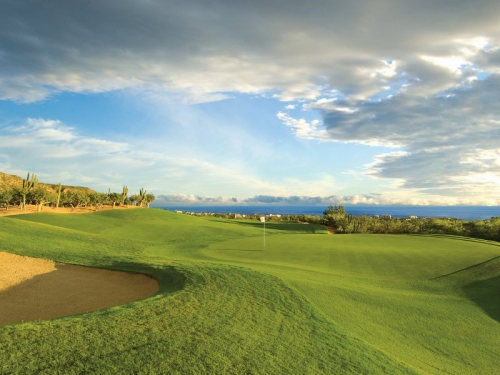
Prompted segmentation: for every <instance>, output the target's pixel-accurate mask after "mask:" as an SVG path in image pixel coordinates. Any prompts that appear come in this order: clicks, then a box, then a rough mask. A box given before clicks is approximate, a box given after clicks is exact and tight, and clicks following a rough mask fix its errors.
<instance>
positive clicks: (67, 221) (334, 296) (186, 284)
mask: <svg viewBox="0 0 500 375" xmlns="http://www.w3.org/2000/svg"><path fill="white" fill-rule="evenodd" d="M266 224H267V223H266ZM270 224H271V223H270ZM272 224H273V225H266V227H267V228H266V229H267V231H266V250H265V251H264V250H263V238H262V226H261V225H260V224H259V223H255V222H248V221H234V220H232V221H226V220H220V219H213V218H194V217H188V216H185V215H176V214H173V213H169V212H164V211H161V210H130V211H116V212H113V211H107V212H102V213H96V214H89V215H64V216H61V215H54V214H37V215H23V216H17V217H10V218H0V251H9V252H13V253H17V254H22V255H31V256H38V257H44V258H50V259H54V260H56V261H63V262H69V263H78V264H86V265H92V266H99V267H108V268H117V269H123V270H133V271H140V272H144V273H148V274H150V275H153V276H154V277H156V278H157V279H158V280H159V282H160V285H161V290H160V293H158V294H157V295H155V296H154V297H151V298H149V299H146V300H143V301H138V302H135V303H133V304H129V305H125V306H119V307H115V308H112V309H108V310H103V311H98V312H94V313H89V314H83V315H78V316H73V317H67V318H63V319H56V320H52V321H43V322H35V323H25V324H19V325H10V326H4V327H1V328H0V341H1V342H2V344H3V345H1V346H0V373H23V374H25V373H89V372H96V373H154V372H157V373H182V374H190V373H192V374H195V373H214V374H215V373H217V374H223V373H238V374H239V373H249V374H252V373H255V374H262V373H273V374H275V373H278V374H279V373H283V374H293V373H296V374H304V373H310V374H318V373H325V374H342V373H356V374H359V373H370V374H372V373H384V374H385V373H389V374H390V373H394V374H400V373H412V372H419V373H454V374H470V373H495V371H497V369H498V368H500V360H499V358H500V349H499V347H500V345H499V344H500V321H499V313H498V311H500V302H499V299H498V298H496V296H498V291H499V287H500V282H499V280H500V260H499V259H494V258H495V257H498V256H500V247H498V246H495V245H491V244H488V243H481V242H473V241H468V240H465V239H460V238H458V239H457V238H433V237H417V236H389V235H388V236H383V235H352V236H350V235H334V236H328V235H323V234H317V233H325V231H324V229H323V228H321V227H319V226H313V225H297V224H286V223H277V224H274V223H272ZM315 233H316V234H315ZM478 264H479V265H478ZM474 265H477V266H474ZM471 266H472V267H471ZM0 313H1V311H0Z"/></svg>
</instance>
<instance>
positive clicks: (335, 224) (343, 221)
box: [323, 205, 347, 232]
mask: <svg viewBox="0 0 500 375" xmlns="http://www.w3.org/2000/svg"><path fill="white" fill-rule="evenodd" d="M346 215H347V214H346V212H345V207H344V206H332V205H330V206H328V208H327V209H326V210H325V211H323V222H324V223H325V224H326V225H328V226H330V227H332V228H333V229H335V230H339V231H341V232H343V231H345V230H346V227H347V218H346Z"/></svg>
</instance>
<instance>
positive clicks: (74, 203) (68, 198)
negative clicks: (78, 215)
mask: <svg viewBox="0 0 500 375" xmlns="http://www.w3.org/2000/svg"><path fill="white" fill-rule="evenodd" d="M61 202H62V203H63V204H68V205H70V206H71V208H72V209H73V211H74V210H75V209H76V208H78V207H80V206H86V205H87V204H88V203H89V202H90V197H89V195H87V194H85V193H83V192H78V191H71V190H67V191H65V192H64V193H63V194H62V195H61Z"/></svg>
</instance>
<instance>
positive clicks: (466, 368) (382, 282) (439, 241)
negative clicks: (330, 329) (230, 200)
mask: <svg viewBox="0 0 500 375" xmlns="http://www.w3.org/2000/svg"><path fill="white" fill-rule="evenodd" d="M255 245H256V244H255V240H254V239H240V240H232V241H227V242H223V243H218V244H214V245H211V246H210V247H209V248H208V249H207V250H206V251H205V253H206V254H211V255H212V256H214V257H218V258H220V259H221V260H225V261H230V262H236V261H237V262H238V263H240V264H241V262H246V263H247V262H248V263H247V264H249V265H251V266H252V268H254V269H256V270H259V271H261V272H266V273H270V274H274V275H276V276H279V277H280V278H281V279H282V280H286V281H288V282H289V283H290V285H293V286H294V287H295V288H296V289H297V290H298V291H300V292H301V293H302V294H303V295H305V296H307V298H308V300H309V301H310V302H311V303H312V304H314V305H315V306H316V307H317V308H319V309H320V310H321V311H322V312H323V313H324V314H325V315H326V316H327V317H328V318H330V319H331V321H333V322H336V323H338V324H339V325H340V326H342V327H343V328H345V329H346V330H348V331H349V332H350V333H352V334H353V335H355V336H356V337H359V338H361V339H363V340H365V341H366V342H368V343H370V344H371V345H373V346H375V347H377V348H379V349H382V350H383V351H385V352H387V353H391V355H393V356H394V357H396V358H397V359H399V360H401V361H403V362H405V363H407V364H408V365H409V366H411V367H412V368H415V369H417V370H420V371H424V372H426V373H453V374H459V373H462V374H470V373H493V372H495V371H496V370H495V369H497V368H500V349H499V344H500V324H499V323H500V301H499V300H498V291H499V290H500V259H498V258H497V259H495V258H496V257H498V256H500V247H499V246H498V245H496V244H495V245H491V244H488V243H483V242H481V241H469V240H466V239H459V238H454V239H452V238H446V237H443V238H434V237H423V236H422V237H420V236H394V235H392V236H391V235H386V236H384V235H343V236H327V237H326V238H325V237H313V238H311V237H310V236H302V235H299V236H294V237H293V238H291V237H289V238H287V237H275V238H272V239H271V240H269V241H268V245H269V246H268V249H267V251H266V252H260V253H256V252H253V253H248V252H243V251H239V250H235V249H241V248H249V247H251V246H255ZM304 248H307V249H308V250H307V251H306V252H304V251H303V249H304ZM257 254H258V255H257ZM491 259H492V260H491ZM488 260H490V261H489V262H486V263H484V264H481V265H479V266H477V267H473V268H470V269H466V267H469V266H471V265H474V264H477V263H480V262H484V261H488ZM464 268H465V270H464ZM460 270H462V271H460ZM456 271H459V272H456ZM450 273H453V274H451V275H448V274H450ZM441 275H448V276H444V277H438V276H441ZM436 277H437V278H436ZM473 280H475V281H473Z"/></svg>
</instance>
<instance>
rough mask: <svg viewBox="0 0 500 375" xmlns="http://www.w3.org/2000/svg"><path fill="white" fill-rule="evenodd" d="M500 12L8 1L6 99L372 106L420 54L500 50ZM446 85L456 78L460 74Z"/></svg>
mask: <svg viewBox="0 0 500 375" xmlns="http://www.w3.org/2000/svg"><path fill="white" fill-rule="evenodd" d="M499 11H500V5H499V4H498V2H495V1H491V0H480V1H478V2H475V6H474V7H473V8H471V7H470V5H469V4H467V3H463V2H461V3H454V4H453V6H452V7H451V6H450V5H449V4H448V3H436V2H432V1H430V0H429V1H427V0H426V1H424V2H419V3H418V4H416V3H414V2H411V1H403V2H401V1H396V0H388V1H385V2H384V4H378V3H377V4H375V3H373V4H369V3H358V2H344V1H331V2H319V1H318V2H315V1H313V2H308V3H303V2H300V1H288V2H279V3H272V4H270V3H269V2H266V1H252V2H251V3H247V2H244V3H242V2H239V1H237V2H227V1H222V0H219V1H212V2H208V3H207V2H206V1H201V0H199V1H190V2H184V3H173V2H171V1H162V2H136V1H132V0H125V1H123V0H122V1H118V0H110V1H106V3H105V4H101V3H99V4H97V3H92V2H91V3H89V2H87V1H82V0H77V1H72V2H71V3H68V2H66V1H61V0H50V1H44V2H43V3H40V4H32V3H29V2H16V1H7V2H6V3H5V4H3V7H2V14H1V15H0V41H1V43H0V45H1V46H2V47H1V50H0V61H1V67H2V68H1V70H0V81H1V82H2V85H0V87H1V90H0V95H1V97H3V98H4V99H12V100H18V101H34V100H40V99H42V98H44V97H46V96H47V95H50V94H51V93H56V92H59V91H74V92H102V91H109V90H114V89H120V88H138V89H140V88H144V87H150V88H151V87H153V88H155V89H157V90H159V91H161V92H183V93H184V95H185V97H186V98H188V99H190V100H193V101H196V100H202V101H205V100H210V97H212V98H213V100H219V99H220V98H223V97H224V95H225V94H226V93H228V92H246V93H262V92H273V91H274V92H276V95H277V96H278V97H280V98H282V99H286V100H292V99H300V98H302V99H314V98H315V97H317V96H319V95H321V93H323V91H324V89H325V87H329V88H335V89H339V90H341V91H342V92H345V93H346V94H348V95H353V96H354V97H357V98H363V97H364V98H366V97H368V96H370V95H372V94H373V93H376V92H378V91H380V88H381V86H383V85H387V83H388V82H392V81H393V80H394V79H397V77H398V72H399V71H408V72H412V71H411V66H413V68H414V69H418V62H419V61H420V60H421V59H422V57H424V58H427V59H430V60H431V61H434V62H437V63H438V65H440V64H441V66H442V65H443V64H444V65H446V66H448V65H449V64H448V62H447V61H448V60H449V59H450V58H451V57H453V56H455V55H459V54H460V51H456V46H457V43H453V42H455V41H462V40H472V42H469V43H468V47H469V48H478V46H479V47H480V48H485V46H487V45H488V43H490V44H494V45H497V42H498V38H499V31H500V30H499V26H498V19H497V17H496V15H497V14H498V13H499ZM422 25H425V27H422ZM395 30H397V31H395ZM462 44H463V43H462ZM389 59H390V60H391V61H398V62H401V67H399V66H398V67H396V66H393V65H391V64H388V63H387V61H389ZM447 59H448V60H447ZM453 61H454V62H455V65H456V64H458V63H460V62H461V60H460V58H454V60H453ZM412 64H413V65H412ZM441 70H442V69H441ZM412 73H423V72H416V71H415V72H412ZM441 73H443V72H441ZM436 76H437V75H436ZM442 76H443V78H442V79H443V80H445V81H446V82H448V83H449V82H452V81H453V80H455V79H456V77H455V72H454V71H453V70H450V71H449V74H444V73H443V74H442ZM221 95H222V96H221ZM197 96H198V99H196V97H197ZM200 98H201V99H200Z"/></svg>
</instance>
